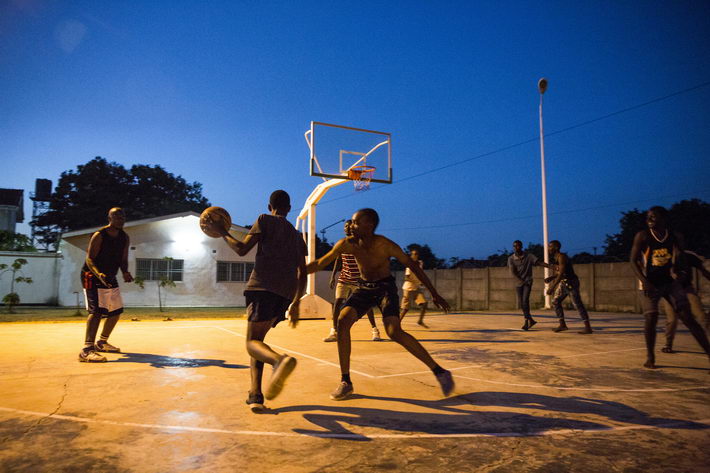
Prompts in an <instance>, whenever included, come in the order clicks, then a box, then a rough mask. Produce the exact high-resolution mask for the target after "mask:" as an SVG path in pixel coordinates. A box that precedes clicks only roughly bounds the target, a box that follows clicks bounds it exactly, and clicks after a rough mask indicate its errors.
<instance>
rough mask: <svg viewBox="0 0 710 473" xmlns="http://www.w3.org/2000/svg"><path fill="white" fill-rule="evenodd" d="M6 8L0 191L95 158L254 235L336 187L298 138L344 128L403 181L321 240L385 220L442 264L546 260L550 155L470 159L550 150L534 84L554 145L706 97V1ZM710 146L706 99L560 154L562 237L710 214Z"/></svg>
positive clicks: (346, 191) (350, 203)
mask: <svg viewBox="0 0 710 473" xmlns="http://www.w3.org/2000/svg"><path fill="white" fill-rule="evenodd" d="M0 5H2V6H0V143H1V144H2V145H1V146H0V163H1V164H2V170H3V172H2V173H0V187H9V188H21V189H25V193H26V194H29V192H30V191H32V190H33V187H34V180H35V179H36V178H38V177H41V178H49V179H52V181H53V183H54V184H56V182H57V179H58V178H59V174H60V173H61V172H62V171H64V170H68V169H75V168H76V166H77V165H78V164H83V163H85V162H87V161H88V160H90V159H91V158H93V157H94V156H97V155H100V156H103V157H105V158H107V159H109V160H111V161H116V162H118V163H121V164H123V165H125V166H130V165H132V164H135V163H141V164H159V165H161V166H163V167H165V168H166V169H167V170H168V171H170V172H172V173H174V174H180V175H182V176H183V177H185V178H186V179H187V180H189V181H198V182H201V183H202V184H203V185H204V193H205V195H206V196H207V197H208V198H209V199H210V200H211V202H212V203H213V204H216V205H221V206H223V207H225V208H227V209H228V210H229V211H230V212H231V214H232V216H233V218H234V220H235V221H236V222H237V223H242V224H246V223H251V222H252V221H253V220H254V219H255V218H256V216H257V215H258V214H259V213H261V212H263V211H265V208H266V201H267V199H268V196H269V194H270V192H271V191H272V190H274V189H277V188H283V189H286V190H288V191H289V192H290V194H291V196H292V200H293V204H294V205H293V206H294V214H295V213H297V211H298V210H299V209H300V207H301V206H302V205H303V202H304V200H305V198H306V197H307V196H308V194H309V193H310V191H311V190H312V188H313V186H315V185H316V184H318V183H319V182H320V180H319V179H318V178H314V177H310V176H309V175H308V150H307V147H306V145H305V142H304V139H303V132H304V131H305V130H306V128H307V127H308V126H309V122H310V120H317V121H324V122H330V123H340V124H346V125H352V126H357V127H363V128H370V129H375V130H382V131H388V132H391V133H392V135H393V154H394V156H393V161H394V176H395V181H397V180H400V179H404V180H403V181H401V182H399V183H397V182H395V184H393V185H389V186H382V187H380V188H376V189H372V190H370V191H369V192H367V193H358V194H354V193H353V191H352V187H351V186H350V185H349V184H348V185H344V186H340V187H338V188H336V189H334V190H331V191H330V193H329V194H328V195H327V196H326V197H325V199H324V202H323V203H322V205H320V206H319V214H318V217H319V218H318V228H319V229H320V228H322V227H324V226H326V225H328V224H330V223H332V222H335V221H337V220H339V219H341V218H343V217H346V216H349V215H351V214H352V213H353V211H354V210H356V209H357V208H360V207H366V206H371V207H374V208H376V209H377V210H378V211H379V212H380V215H381V219H382V223H381V226H380V229H381V232H382V233H383V234H386V235H388V236H390V237H391V238H392V239H394V240H395V241H396V242H398V243H399V244H401V245H402V246H405V245H407V244H409V243H413V242H417V243H426V244H429V245H430V246H431V247H432V249H433V250H434V252H435V253H436V254H437V255H438V256H440V257H445V258H448V257H452V256H458V257H472V256H474V257H484V256H486V255H488V254H490V253H493V252H495V251H497V250H499V249H503V248H509V247H510V243H511V242H512V241H513V240H514V239H521V240H523V242H525V243H527V242H541V241H542V224H541V219H540V217H538V215H539V214H540V212H541V203H540V156H539V142H538V141H531V142H529V143H527V144H524V145H520V146H517V147H513V148H510V149H508V150H506V151H502V152H497V153H493V154H490V155H487V156H483V157H480V158H478V159H471V158H475V157H477V156H479V155H483V154H485V153H488V152H491V151H495V150H498V149H501V148H506V147H509V146H510V145H514V144H516V143H520V142H524V141H526V140H530V139H535V138H536V137H537V134H538V115H537V114H538V98H539V96H538V93H537V88H536V84H537V80H538V79H539V78H540V77H543V76H545V77H547V78H548V79H549V81H550V88H549V90H548V92H547V94H546V95H545V131H546V132H547V133H554V132H555V131H558V130H562V129H566V128H568V127H571V126H573V125H575V124H579V123H583V122H585V121H588V120H592V119H595V118H598V117H602V116H605V115H607V114H610V113H613V112H616V111H619V110H623V109H626V108H628V107H633V106H635V105H638V104H642V103H645V102H648V101H651V100H653V99H656V98H659V97H663V96H666V95H668V94H670V93H673V92H676V91H680V90H683V89H687V88H690V87H693V86H696V85H698V84H704V83H708V82H710V3H708V2H707V1H678V2H668V1H664V2H661V1H644V2H639V1H633V2H624V1H607V2H567V1H560V2H545V1H535V2H532V1H531V2H480V3H477V2H471V1H469V2H431V1H427V2H425V1H419V2H416V1H412V2H285V1H284V2H270V1H259V2H240V1H192V2H187V1H174V0H173V1H162V2H161V1H150V2H148V1H133V2H130V1H124V2H115V1H96V0H92V1H73V2H60V1H44V0H3V1H2V2H0ZM708 130H710V86H704V87H701V88H698V89H696V90H693V91H691V92H687V93H683V94H680V95H677V96H674V97H671V98H669V99H667V100H662V101H659V102H656V103H653V104H651V105H648V106H644V107H640V108H637V109H634V110H631V111H629V112H626V113H622V114H618V115H615V116H613V117H611V118H607V119H604V120H600V121H596V122H594V123H591V124H589V125H586V126H582V127H578V128H575V129H573V130H570V131H566V132H563V133H558V134H554V135H552V136H549V137H548V138H547V139H546V140H545V144H546V158H547V172H548V174H547V177H548V186H549V187H548V200H549V211H550V213H551V215H550V236H551V238H556V239H559V240H561V241H562V243H563V247H564V248H563V249H568V250H569V251H570V252H571V253H577V252H579V251H590V252H591V251H592V248H591V247H593V246H597V247H600V248H601V246H602V244H603V241H604V237H605V235H606V234H607V233H614V232H616V231H617V230H618V220H619V217H620V212H621V211H623V210H628V209H630V208H633V207H639V208H647V207H648V206H650V205H653V204H657V203H660V204H664V205H668V204H670V203H672V202H675V201H677V200H680V199H682V198H689V197H700V198H703V199H705V200H710V185H708V183H709V182H710V132H708ZM467 159H468V161H466V162H464V163H462V164H458V165H455V166H450V167H447V168H446V169H443V170H440V171H437V172H431V173H428V174H425V175H422V176H420V177H416V178H411V179H406V178H408V177H411V176H414V175H417V174H419V173H422V172H425V171H429V170H432V169H436V168H440V167H442V166H446V165H448V164H452V163H456V162H459V161H463V160H467ZM30 204H31V203H30V202H29V200H27V202H26V206H25V212H26V214H28V215H29V214H31V205H30ZM594 207H601V208H594ZM589 208H594V209H591V210H579V211H578V212H575V211H574V210H577V209H589ZM128 210H129V218H130V209H128ZM560 212H561V213H560ZM292 216H293V217H295V215H293V214H292ZM292 220H293V219H292ZM491 221H495V222H491ZM485 222H491V223H485ZM100 223H102V222H97V224H100ZM339 227H340V226H339V225H338V226H336V227H334V228H333V229H331V230H330V231H329V232H328V234H327V237H328V238H329V239H330V240H331V241H332V240H334V239H336V238H339V237H340V236H341V235H342V233H341V231H340V228H339ZM421 227H428V228H421ZM20 231H23V232H27V233H29V227H28V226H27V225H24V224H23V225H22V226H20ZM599 251H601V249H600V250H599Z"/></svg>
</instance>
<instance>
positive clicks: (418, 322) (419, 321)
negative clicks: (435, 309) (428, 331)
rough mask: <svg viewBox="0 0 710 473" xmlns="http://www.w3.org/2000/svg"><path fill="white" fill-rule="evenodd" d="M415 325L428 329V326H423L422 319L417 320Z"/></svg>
mask: <svg viewBox="0 0 710 473" xmlns="http://www.w3.org/2000/svg"><path fill="white" fill-rule="evenodd" d="M417 325H420V326H422V327H424V328H429V326H428V325H427V324H425V323H424V321H423V320H422V319H419V320H418V321H417Z"/></svg>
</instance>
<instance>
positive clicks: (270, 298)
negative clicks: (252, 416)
mask: <svg viewBox="0 0 710 473" xmlns="http://www.w3.org/2000/svg"><path fill="white" fill-rule="evenodd" d="M290 210H291V198H290V197H289V195H288V194H287V193H286V192H285V191H283V190H277V191H274V192H273V193H272V194H271V197H270V198H269V212H270V213H269V214H261V215H259V218H257V220H256V222H254V225H252V227H251V229H250V230H249V234H248V235H247V236H246V237H245V238H244V241H243V242H242V241H239V240H237V239H236V238H234V237H233V236H231V235H230V234H229V233H228V232H227V230H226V229H225V228H224V227H222V226H221V225H218V224H217V223H216V222H214V221H212V220H211V219H207V221H206V224H207V226H208V227H209V230H210V231H214V232H216V233H219V234H221V235H222V238H223V239H224V241H225V242H226V243H227V244H228V245H229V247H230V248H231V249H232V250H234V251H235V252H236V253H237V254H238V255H239V256H244V255H246V254H247V253H249V251H251V249H252V248H254V246H256V245H258V248H257V251H256V261H255V264H254V270H253V271H252V273H251V276H250V277H249V282H247V286H246V289H245V290H244V297H245V298H246V304H247V319H248V324H247V337H246V345H247V352H248V353H249V356H251V390H250V391H249V397H248V398H247V401H246V402H247V404H248V405H249V407H250V408H251V409H252V411H254V412H258V411H261V410H263V409H264V397H266V399H273V398H275V397H276V396H277V395H278V394H279V393H280V392H281V390H282V389H283V386H284V382H285V381H286V378H287V377H288V376H289V375H290V374H291V372H292V371H293V370H294V368H295V367H296V359H295V358H293V357H292V356H288V355H281V354H279V353H276V352H275V351H274V350H272V349H271V347H269V346H268V345H267V344H266V343H264V338H265V337H266V334H267V333H268V332H269V330H270V329H271V327H275V326H276V324H278V323H279V322H281V321H282V320H285V319H286V316H285V314H286V311H287V310H288V313H289V317H290V322H291V325H292V326H293V327H295V326H296V325H297V324H298V307H299V302H300V300H301V296H303V292H304V290H305V287H306V271H305V269H306V260H305V256H306V253H307V251H308V250H307V249H306V244H305V242H304V241H303V237H302V236H301V234H300V233H298V231H296V229H295V228H293V225H291V223H290V222H289V221H288V220H286V215H288V213H289V211H290ZM289 304H290V308H289ZM264 363H268V364H270V365H271V366H273V371H272V374H271V379H270V380H269V384H268V385H267V387H266V390H265V392H264V393H262V391H261V379H262V374H263V372H264Z"/></svg>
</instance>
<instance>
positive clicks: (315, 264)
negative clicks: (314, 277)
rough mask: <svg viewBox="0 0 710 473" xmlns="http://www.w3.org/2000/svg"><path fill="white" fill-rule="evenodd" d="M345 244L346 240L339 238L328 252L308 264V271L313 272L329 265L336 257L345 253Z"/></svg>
mask: <svg viewBox="0 0 710 473" xmlns="http://www.w3.org/2000/svg"><path fill="white" fill-rule="evenodd" d="M344 246H345V240H344V239H343V240H339V241H338V242H337V243H336V244H335V245H333V248H331V249H330V251H329V252H328V253H326V254H325V255H323V256H321V257H320V258H318V259H317V260H315V261H312V262H310V263H308V264H307V265H306V273H308V274H311V273H315V272H316V271H320V270H321V269H323V268H325V267H326V266H328V265H329V264H330V263H331V262H332V261H333V260H334V259H335V258H338V257H339V256H340V255H341V254H342V253H343V247H344Z"/></svg>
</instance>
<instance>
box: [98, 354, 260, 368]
mask: <svg viewBox="0 0 710 473" xmlns="http://www.w3.org/2000/svg"><path fill="white" fill-rule="evenodd" d="M121 355H123V356H122V357H121V358H119V359H117V360H111V361H110V362H109V363H147V364H149V365H150V366H152V367H154V368H201V367H203V366H217V367H218V368H228V369H238V370H242V369H248V368H249V366H246V365H236V364H232V363H226V362H225V361H224V360H212V359H207V358H180V357H175V356H164V355H153V354H151V353H121Z"/></svg>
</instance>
